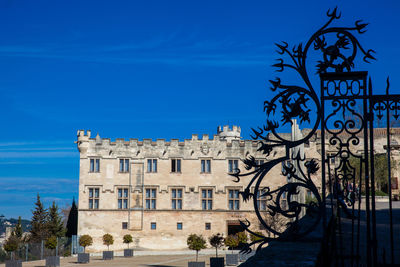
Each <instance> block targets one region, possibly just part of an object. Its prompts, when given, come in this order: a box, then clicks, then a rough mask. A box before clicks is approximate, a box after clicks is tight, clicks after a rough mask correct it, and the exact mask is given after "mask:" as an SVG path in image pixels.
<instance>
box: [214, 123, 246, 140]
mask: <svg viewBox="0 0 400 267" xmlns="http://www.w3.org/2000/svg"><path fill="white" fill-rule="evenodd" d="M240 132H241V129H240V127H239V126H236V125H233V126H232V128H230V127H229V125H224V126H223V127H222V126H218V128H217V133H218V136H219V137H220V138H221V139H222V140H227V141H228V142H231V141H232V140H240Z"/></svg>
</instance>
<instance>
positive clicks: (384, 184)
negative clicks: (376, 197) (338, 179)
mask: <svg viewBox="0 0 400 267" xmlns="http://www.w3.org/2000/svg"><path fill="white" fill-rule="evenodd" d="M368 160H369V159H368ZM349 164H350V165H351V167H353V168H355V177H356V183H358V181H359V178H360V159H359V158H356V157H350V159H349ZM397 165H398V164H397V162H396V161H394V160H393V159H391V167H392V171H393V170H396V169H397ZM388 170H389V168H388V164H387V153H382V154H375V155H374V176H375V185H376V187H375V188H376V190H377V191H383V192H385V193H387V192H388V189H389V188H388V176H389V172H388ZM351 182H352V181H351ZM361 182H362V184H365V166H362V171H361Z"/></svg>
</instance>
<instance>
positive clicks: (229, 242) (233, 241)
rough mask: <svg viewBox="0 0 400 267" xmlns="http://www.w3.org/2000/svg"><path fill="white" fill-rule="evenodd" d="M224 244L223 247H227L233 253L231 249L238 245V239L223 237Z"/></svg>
mask: <svg viewBox="0 0 400 267" xmlns="http://www.w3.org/2000/svg"><path fill="white" fill-rule="evenodd" d="M224 243H225V246H228V247H229V248H230V249H231V250H232V253H233V249H234V248H236V247H237V246H238V245H239V239H238V237H237V235H228V236H227V237H225V240H224Z"/></svg>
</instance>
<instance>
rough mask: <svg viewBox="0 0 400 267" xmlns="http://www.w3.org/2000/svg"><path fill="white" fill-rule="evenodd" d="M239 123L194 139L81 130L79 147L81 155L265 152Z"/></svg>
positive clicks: (226, 155)
mask: <svg viewBox="0 0 400 267" xmlns="http://www.w3.org/2000/svg"><path fill="white" fill-rule="evenodd" d="M240 138H241V137H240V127H237V126H233V127H232V128H229V127H228V126H224V127H218V134H216V135H214V136H213V138H210V136H209V135H208V134H203V135H201V138H199V135H198V134H193V135H192V138H191V139H185V140H183V141H181V140H179V139H171V140H169V141H166V140H165V139H157V140H152V139H143V140H138V139H129V140H125V139H122V138H117V139H116V140H115V141H114V142H112V141H111V140H110V139H109V138H101V137H100V136H99V134H97V136H96V137H95V138H90V131H87V132H86V134H85V132H84V131H83V130H80V131H78V141H77V144H78V149H79V151H80V152H81V157H95V156H96V157H103V158H116V157H129V158H137V159H143V158H149V157H155V158H164V159H167V158H172V157H177V158H184V159H198V158H213V159H226V158H244V157H246V156H247V155H255V156H257V155H259V156H261V155H262V154H261V153H259V152H258V151H257V148H258V142H257V141H253V140H240Z"/></svg>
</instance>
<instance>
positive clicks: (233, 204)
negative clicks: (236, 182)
mask: <svg viewBox="0 0 400 267" xmlns="http://www.w3.org/2000/svg"><path fill="white" fill-rule="evenodd" d="M228 197H229V199H228V201H229V209H230V210H239V190H228Z"/></svg>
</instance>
